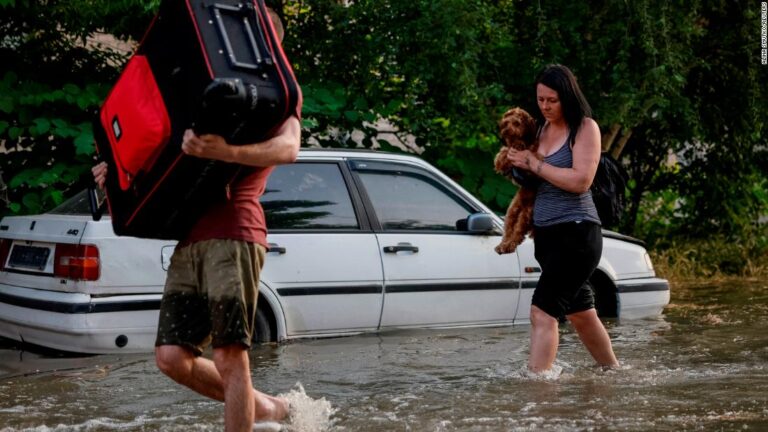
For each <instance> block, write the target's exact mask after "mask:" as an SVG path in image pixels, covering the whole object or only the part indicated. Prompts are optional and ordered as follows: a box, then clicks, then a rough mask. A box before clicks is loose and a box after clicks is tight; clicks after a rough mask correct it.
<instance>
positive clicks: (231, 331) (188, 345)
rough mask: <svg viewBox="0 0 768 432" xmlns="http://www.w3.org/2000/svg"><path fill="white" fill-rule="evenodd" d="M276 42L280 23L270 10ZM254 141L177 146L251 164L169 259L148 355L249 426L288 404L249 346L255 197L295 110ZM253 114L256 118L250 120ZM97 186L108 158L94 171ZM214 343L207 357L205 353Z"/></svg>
mask: <svg viewBox="0 0 768 432" xmlns="http://www.w3.org/2000/svg"><path fill="white" fill-rule="evenodd" d="M270 16H271V17H272V20H273V23H274V25H275V29H276V31H277V33H278V36H279V37H280V38H281V39H282V37H283V31H282V25H281V23H280V21H279V19H278V18H277V15H276V14H275V13H274V11H272V10H270ZM300 110H301V106H297V107H296V112H295V113H294V115H292V116H291V117H289V118H288V119H287V120H285V121H284V122H283V124H282V125H280V126H279V127H278V128H277V129H276V132H275V134H274V136H272V137H271V138H269V139H267V140H265V141H264V142H261V143H253V144H245V145H237V146H234V145H230V144H229V143H227V142H226V141H225V140H224V138H222V137H221V136H218V135H203V136H196V135H195V134H194V133H193V132H192V131H191V130H187V131H186V133H185V134H184V138H183V142H182V147H181V148H182V150H183V151H184V153H186V154H188V155H191V156H196V157H200V158H206V159H214V160H219V161H225V162H232V163H239V164H241V165H244V166H247V167H251V168H250V172H249V174H248V175H246V176H245V177H243V178H242V179H241V180H239V181H238V182H237V183H235V184H234V185H233V186H232V188H231V197H230V199H228V200H226V201H225V202H222V203H219V204H216V205H215V206H214V207H212V208H210V209H209V210H208V211H207V212H206V213H205V214H204V215H203V216H202V218H201V219H200V220H199V221H197V223H196V224H195V226H194V228H193V229H192V231H191V233H190V234H189V235H188V236H187V238H186V239H184V240H182V241H180V242H179V244H178V245H177V246H176V249H175V250H174V252H173V256H172V257H171V264H170V267H169V268H168V277H167V279H166V282H165V291H164V293H163V300H162V303H161V306H160V321H159V325H158V331H157V341H156V342H155V358H156V361H157V366H158V367H159V368H160V370H161V371H162V372H163V373H165V374H166V375H168V376H169V377H171V378H172V379H173V380H174V381H176V382H178V383H179V384H182V385H184V386H186V387H189V388H190V389H192V390H194V391H196V392H197V393H200V394H201V395H203V396H207V397H209V398H211V399H215V400H218V401H223V402H224V411H225V416H224V422H225V426H226V430H227V431H230V432H233V431H251V430H253V423H254V421H264V420H272V421H279V420H282V419H284V418H286V416H287V415H288V401H286V400H285V399H284V398H278V397H274V396H269V395H266V394H264V393H261V392H259V391H258V390H256V389H254V388H253V384H252V382H251V369H250V362H249V358H248V349H249V348H250V345H251V340H252V336H253V332H254V324H255V322H254V321H255V314H256V299H257V296H258V286H259V272H260V271H261V268H262V265H263V263H264V256H265V253H266V247H267V241H266V236H267V227H266V223H265V219H264V210H263V209H262V207H261V205H260V204H259V197H260V196H261V195H262V194H263V193H264V188H265V186H266V183H267V177H268V176H269V174H270V173H271V172H272V169H273V168H272V167H274V166H275V165H280V164H288V163H292V162H293V161H295V160H296V157H297V155H298V152H299V147H300V140H301V129H300V125H299V112H300ZM257 120H258V119H254V121H257ZM92 171H93V175H94V179H95V180H96V183H97V184H98V186H99V187H101V188H103V187H104V181H105V179H106V174H107V165H106V163H101V164H99V165H96V166H95V167H94V168H93V170H92ZM209 344H210V345H212V346H213V360H209V359H207V358H204V357H202V354H203V351H204V350H205V348H206V347H207V346H208V345H209Z"/></svg>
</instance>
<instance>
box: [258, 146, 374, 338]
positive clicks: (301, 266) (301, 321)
mask: <svg viewBox="0 0 768 432" xmlns="http://www.w3.org/2000/svg"><path fill="white" fill-rule="evenodd" d="M343 168H344V167H343V164H342V163H341V162H339V161H335V160H327V161H316V162H314V161H299V162H297V163H295V164H292V165H284V166H279V167H277V168H276V169H275V170H274V172H273V173H272V174H271V175H270V177H269V181H268V183H267V186H266V191H265V193H264V195H263V196H262V198H261V204H262V206H263V207H264V211H265V214H266V218H267V226H268V227H269V234H268V236H267V241H268V242H269V244H270V250H269V252H268V253H267V259H266V262H265V265H264V269H263V272H262V281H263V282H264V283H265V284H266V285H267V286H268V287H269V288H270V289H272V290H273V291H275V292H276V293H277V294H278V298H279V301H280V303H281V305H282V307H283V311H284V314H285V322H286V330H287V333H288V336H289V337H291V336H302V335H314V334H317V335H320V334H337V333H338V334H342V333H345V332H360V331H367V330H375V329H377V328H378V325H379V318H380V316H381V304H382V298H383V274H382V267H381V258H380V257H379V253H378V244H377V242H376V237H375V235H374V233H373V232H372V231H371V228H370V226H369V224H368V222H367V218H366V217H365V215H364V213H363V212H364V211H363V210H362V206H361V205H360V203H359V197H358V198H356V199H357V201H355V199H354V197H357V195H356V194H351V193H350V189H349V188H350V187H352V188H354V185H353V182H352V181H351V179H350V175H349V172H348V171H346V170H345V169H343Z"/></svg>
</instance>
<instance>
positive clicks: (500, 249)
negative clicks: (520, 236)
mask: <svg viewBox="0 0 768 432" xmlns="http://www.w3.org/2000/svg"><path fill="white" fill-rule="evenodd" d="M493 250H495V251H496V253H497V254H499V255H504V254H508V253H512V252H514V251H515V248H514V247H510V246H509V245H505V244H500V245H498V246H496V247H495V248H493Z"/></svg>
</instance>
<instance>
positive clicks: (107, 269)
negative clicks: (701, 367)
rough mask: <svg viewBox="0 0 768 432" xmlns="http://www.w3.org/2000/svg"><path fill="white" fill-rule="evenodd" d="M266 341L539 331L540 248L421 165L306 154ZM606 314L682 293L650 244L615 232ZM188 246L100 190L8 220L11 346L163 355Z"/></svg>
mask: <svg viewBox="0 0 768 432" xmlns="http://www.w3.org/2000/svg"><path fill="white" fill-rule="evenodd" d="M261 202H262V205H263V206H264V209H265V211H266V214H267V223H268V226H269V228H270V231H269V236H268V241H269V243H270V251H269V253H268V254H267V261H266V264H265V267H264V271H263V272H262V278H261V285H260V291H259V303H258V316H257V320H258V325H257V327H258V334H257V335H256V338H257V339H258V341H284V340H287V339H296V338H304V337H324V336H340V335H349V334H355V333H361V332H376V331H382V330H385V329H392V328H416V327H419V328H425V327H474V326H506V325H513V324H528V323H529V308H530V302H531V295H532V293H533V288H534V287H535V286H536V281H537V279H538V276H539V272H540V269H539V266H538V264H537V262H536V260H535V259H534V256H533V243H532V241H531V240H526V241H525V243H523V244H522V245H520V246H519V247H518V249H517V251H516V253H513V254H507V255H498V254H496V252H495V251H494V247H495V246H496V245H497V244H498V243H499V241H500V239H501V230H502V227H503V221H502V220H501V219H500V218H499V217H498V216H496V215H495V214H493V212H492V211H491V210H489V209H488V208H487V207H486V206H484V205H483V204H482V203H481V202H479V201H478V200H477V199H476V198H474V197H473V196H471V195H470V194H469V193H467V192H466V191H465V190H464V189H462V188H461V187H460V186H459V185H458V184H456V183H455V182H453V181H452V180H451V179H449V178H448V177H447V176H445V175H444V174H442V173H441V172H440V171H438V170H437V169H436V168H434V167H433V166H431V165H429V164H428V163H426V162H424V161H422V160H421V159H419V158H417V157H413V156H407V155H400V154H388V153H380V152H374V151H349V150H347V151H335V150H302V152H301V154H300V156H299V160H298V161H297V162H296V163H295V164H292V165H286V166H280V167H278V168H277V169H275V171H274V172H273V173H272V175H271V177H270V178H269V183H268V185H267V190H266V193H265V194H264V196H263V198H262V200H261ZM604 237H605V240H604V249H603V257H602V259H601V260H600V264H599V266H598V269H597V270H596V272H595V273H594V275H593V276H592V278H591V284H592V286H593V287H594V289H595V292H596V304H597V309H598V311H599V313H600V315H601V316H602V317H618V318H621V319H632V318H642V317H649V316H655V315H658V314H660V313H661V311H662V309H663V308H664V307H665V306H666V305H667V304H668V303H669V284H668V283H667V281H666V280H664V279H660V278H657V277H656V276H655V274H654V270H653V266H652V264H651V261H650V258H649V256H648V254H647V252H646V250H645V248H644V247H643V244H642V242H640V241H638V240H636V239H632V238H630V237H626V236H622V235H619V234H616V233H612V232H608V231H605V232H604ZM173 248H174V242H173V241H166V240H147V239H139V238H133V237H118V236H116V235H115V234H114V232H113V230H112V225H111V222H110V220H109V218H108V217H105V218H103V219H102V220H100V221H94V220H93V219H92V217H91V216H90V211H89V207H88V202H87V196H86V194H85V193H81V194H80V195H78V196H75V197H73V198H72V199H70V200H68V201H67V202H65V203H64V204H62V205H61V206H59V207H58V208H56V209H54V210H53V211H51V212H49V213H46V214H41V215H33V216H13V217H6V218H4V219H3V220H2V221H0V336H4V337H6V338H10V339H14V340H17V341H23V342H26V343H30V344H34V345H39V346H44V347H48V348H53V349H57V350H63V351H70V352H79V353H116V352H146V351H150V350H152V347H153V344H154V339H155V331H156V328H157V315H158V309H159V306H160V297H161V293H162V290H163V284H164V280H165V272H166V269H167V266H168V261H169V258H170V256H171V253H172V252H173Z"/></svg>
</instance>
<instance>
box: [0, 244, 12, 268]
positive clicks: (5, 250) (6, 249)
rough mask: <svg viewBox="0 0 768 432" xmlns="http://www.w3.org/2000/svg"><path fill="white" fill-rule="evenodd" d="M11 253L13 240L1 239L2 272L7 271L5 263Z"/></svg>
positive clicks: (0, 260)
mask: <svg viewBox="0 0 768 432" xmlns="http://www.w3.org/2000/svg"><path fill="white" fill-rule="evenodd" d="M10 251H11V240H9V239H0V270H5V262H6V261H8V252H10Z"/></svg>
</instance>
